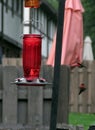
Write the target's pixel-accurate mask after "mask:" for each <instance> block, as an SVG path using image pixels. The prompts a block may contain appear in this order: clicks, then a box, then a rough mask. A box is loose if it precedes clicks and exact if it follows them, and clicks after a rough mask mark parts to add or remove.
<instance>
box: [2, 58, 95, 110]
mask: <svg viewBox="0 0 95 130" xmlns="http://www.w3.org/2000/svg"><path fill="white" fill-rule="evenodd" d="M43 64H44V63H43ZM5 65H8V66H10V65H12V66H15V65H16V66H22V61H21V59H15V58H13V59H12V58H7V59H6V58H5V59H3V66H5ZM84 65H85V66H86V68H85V67H84V68H77V67H76V68H75V69H73V70H71V73H70V75H71V77H70V106H69V108H70V111H71V112H84V113H95V100H94V94H95V92H94V89H95V61H84ZM45 67H46V68H44V66H42V69H41V70H42V75H43V76H45V77H46V79H47V80H49V82H52V78H53V68H52V67H48V66H45ZM43 69H44V71H43ZM20 74H21V73H20ZM68 82H69V81H68ZM81 83H84V84H85V86H86V88H87V89H86V91H85V92H83V93H82V94H81V95H78V93H79V85H80V84H81ZM46 93H48V94H47V95H48V98H49V99H51V89H49V88H48V91H46ZM49 101H50V100H49Z"/></svg>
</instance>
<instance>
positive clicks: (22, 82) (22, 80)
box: [12, 78, 51, 86]
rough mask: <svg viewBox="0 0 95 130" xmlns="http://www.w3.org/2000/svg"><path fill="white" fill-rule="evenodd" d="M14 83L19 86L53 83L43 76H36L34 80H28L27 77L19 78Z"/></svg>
mask: <svg viewBox="0 0 95 130" xmlns="http://www.w3.org/2000/svg"><path fill="white" fill-rule="evenodd" d="M12 83H13V84H16V85H18V86H45V85H51V83H48V82H46V81H45V79H42V78H36V79H33V80H28V81H27V80H26V79H25V78H17V79H16V80H15V81H14V82H12Z"/></svg>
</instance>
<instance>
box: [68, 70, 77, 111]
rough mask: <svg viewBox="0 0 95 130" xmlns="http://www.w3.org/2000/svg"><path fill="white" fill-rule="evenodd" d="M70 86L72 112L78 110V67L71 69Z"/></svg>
mask: <svg viewBox="0 0 95 130" xmlns="http://www.w3.org/2000/svg"><path fill="white" fill-rule="evenodd" d="M71 85H72V86H70V87H71V93H70V94H72V102H73V106H72V112H78V92H79V89H78V86H79V75H78V68H75V69H74V70H73V76H72V83H71Z"/></svg>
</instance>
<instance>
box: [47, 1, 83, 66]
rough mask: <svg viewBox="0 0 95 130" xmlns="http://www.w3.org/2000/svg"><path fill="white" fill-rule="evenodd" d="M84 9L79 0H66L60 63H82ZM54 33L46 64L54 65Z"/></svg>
mask: <svg viewBox="0 0 95 130" xmlns="http://www.w3.org/2000/svg"><path fill="white" fill-rule="evenodd" d="M83 12H84V9H83V7H82V4H81V1H80V0H66V2H65V14H64V30H63V40H62V54H61V65H69V66H71V67H75V66H78V65H79V64H78V63H82V55H83V54H82V52H83V18H82V13H83ZM55 44H56V33H55V36H54V39H53V43H52V47H51V50H50V54H49V57H48V59H47V65H52V66H54V60H55V58H54V57H55V46H56V45H55Z"/></svg>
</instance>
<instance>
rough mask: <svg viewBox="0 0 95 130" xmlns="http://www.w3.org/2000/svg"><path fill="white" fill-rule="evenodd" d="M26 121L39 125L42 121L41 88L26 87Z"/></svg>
mask: <svg viewBox="0 0 95 130" xmlns="http://www.w3.org/2000/svg"><path fill="white" fill-rule="evenodd" d="M28 123H29V124H32V126H41V125H42V123H43V88H42V87H39V86H38V87H35V86H31V87H29V88H28Z"/></svg>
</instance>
